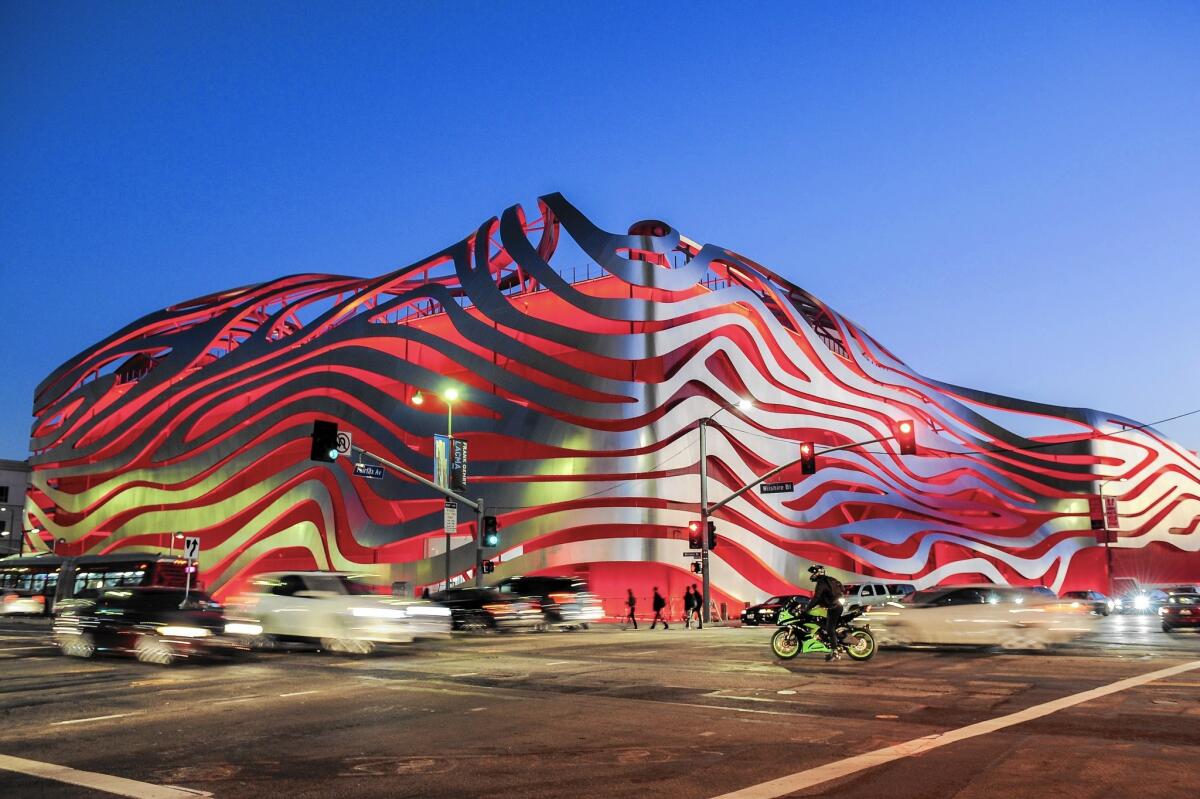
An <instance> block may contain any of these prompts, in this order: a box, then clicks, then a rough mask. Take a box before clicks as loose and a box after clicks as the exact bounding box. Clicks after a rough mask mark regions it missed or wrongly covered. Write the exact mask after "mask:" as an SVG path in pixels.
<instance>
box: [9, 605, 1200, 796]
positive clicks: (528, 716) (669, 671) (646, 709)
mask: <svg viewBox="0 0 1200 799" xmlns="http://www.w3.org/2000/svg"><path fill="white" fill-rule="evenodd" d="M772 629H773V628H760V629H754V628H750V629H731V628H709V629H706V630H703V631H696V630H684V629H682V628H681V627H680V626H678V625H672V627H671V629H670V630H668V631H663V630H646V629H641V630H637V631H633V630H628V631H625V630H621V629H619V628H606V629H593V630H590V631H586V632H577V633H545V634H535V635H520V636H495V635H492V636H473V637H465V638H456V639H455V640H452V641H443V642H437V643H431V644H419V645H416V646H410V647H402V648H398V649H393V650H389V651H387V652H385V653H381V654H376V655H373V656H369V657H365V658H351V657H339V656H331V655H327V654H323V653H315V652H295V653H271V654H263V655H258V656H255V657H251V658H248V659H246V660H243V661H240V662H235V663H229V664H181V665H176V666H172V667H170V668H162V667H154V666H146V665H142V664H139V663H137V662H135V661H131V660H122V659H116V658H102V659H97V660H91V661H82V660H75V659H70V658H65V657H62V656H60V655H58V654H57V652H56V650H53V649H50V648H37V647H40V646H44V640H45V632H44V626H39V625H38V624H36V623H32V622H17V621H6V622H0V796H4V797H92V796H111V795H112V794H111V793H105V792H100V791H95V790H91V789H87V788H82V787H78V786H75V785H70V784H66V783H64V782H60V781H57V780H54V779H43V778H39V777H33V776H29V775H27V774H23V773H18V772H17V771H13V770H5V769H6V768H8V769H11V768H12V765H11V764H12V763H15V762H17V761H13V760H11V758H13V757H16V758H22V759H23V760H22V761H21V762H22V763H24V762H25V761H36V762H37V763H43V764H54V765H56V766H65V767H68V768H70V769H77V770H82V771H85V772H92V773H95V774H99V775H112V776H115V777H120V778H125V779H127V780H136V781H138V783H141V784H144V786H143V787H138V785H137V784H128V785H125V788H124V790H128V791H130V793H127V795H134V796H144V797H152V796H155V795H156V794H155V793H154V790H155V789H154V786H165V785H169V786H178V787H180V788H184V789H188V790H190V791H196V792H200V793H202V794H203V793H209V794H211V795H213V796H217V797H266V796H287V797H290V798H291V799H301V798H302V797H340V796H346V797H351V796H352V797H389V799H394V798H396V797H455V798H461V797H482V796H506V797H605V799H608V798H610V797H648V798H651V797H672V798H675V797H688V798H691V797H718V796H722V795H724V794H727V793H731V792H735V791H743V790H745V789H750V790H749V791H746V792H745V793H742V794H740V796H744V797H754V798H755V799H766V797H770V796H832V797H842V796H845V797H850V796H854V797H863V796H880V797H887V799H905V798H906V797H914V798H915V797H921V798H922V799H936V798H937V797H955V798H956V799H970V798H973V797H981V798H982V797H995V796H1034V795H1055V796H1056V797H1109V796H1122V795H1146V794H1147V793H1149V794H1150V795H1155V796H1164V797H1175V796H1179V797H1183V796H1196V795H1197V794H1198V793H1200V768H1197V766H1196V764H1197V762H1198V755H1200V634H1196V633H1177V634H1173V635H1167V634H1164V633H1162V632H1160V631H1159V630H1158V626H1157V622H1156V620H1155V619H1153V618H1150V617H1114V618H1112V619H1109V620H1105V622H1104V623H1103V624H1102V625H1101V626H1100V628H1099V629H1098V630H1097V632H1096V634H1094V635H1093V636H1091V637H1090V638H1089V639H1087V640H1084V641H1080V642H1078V643H1077V644H1074V645H1072V646H1070V647H1066V648H1063V649H1059V650H1055V651H1052V652H1048V653H1036V654H1034V653H1030V654H1011V653H998V652H991V651H982V652H981V651H971V650H933V649H914V650H886V649H885V650H883V651H881V652H880V653H879V654H878V655H877V656H876V658H875V659H874V660H873V661H871V662H869V663H866V664H855V663H852V662H849V661H839V662H834V663H826V662H825V661H824V660H823V659H822V658H819V657H812V658H807V657H805V656H801V657H800V658H797V659H796V660H794V661H791V662H788V663H782V662H779V661H776V660H775V659H774V658H773V657H772V656H771V654H770V652H769V649H768V645H767V640H768V636H769V635H770V632H771V631H772ZM1172 667H1180V669H1179V670H1178V673H1168V674H1164V675H1160V676H1158V677H1157V678H1156V679H1153V680H1151V681H1146V682H1142V683H1140V684H1135V685H1122V684H1119V685H1116V686H1113V684H1114V683H1118V681H1121V680H1125V679H1127V678H1137V677H1139V676H1144V675H1153V674H1155V673H1157V672H1159V671H1160V670H1163V669H1169V668H1172ZM1192 668H1195V670H1191V669H1192ZM1105 686H1109V688H1108V689H1105V691H1109V692H1099V693H1097V694H1096V695H1088V696H1085V697H1082V698H1081V697H1078V696H1076V695H1078V694H1080V692H1084V691H1088V690H1091V689H1098V688H1104V687H1105ZM1066 697H1074V698H1073V699H1071V700H1070V701H1069V702H1067V703H1062V702H1057V700H1062V699H1064V698H1066ZM1084 700H1086V701H1084ZM1056 702H1057V703H1056ZM1048 703H1056V704H1048ZM1030 709H1033V710H1030ZM1022 711H1029V712H1028V713H1026V714H1025V715H1020V716H1016V717H1013V716H1012V714H1019V713H1021V712H1022ZM105 717H108V718H105ZM1006 717H1010V718H1008V719H1007V721H1001V722H998V723H996V724H987V723H986V722H989V721H990V720H995V719H1002V720H1003V719H1005V718H1006ZM1005 724H1007V725H1008V726H1002V725H1005ZM972 725H974V726H972ZM964 728H965V729H964ZM935 736H940V737H935ZM889 747H891V748H889ZM867 753H874V754H869V756H867V757H860V756H862V755H864V754H867ZM5 757H8V758H9V760H5ZM5 764H9V765H7V766H6V765H5ZM22 767H24V766H22ZM797 774H799V775H800V776H798V777H796V776H792V777H790V779H791V782H784V783H779V784H776V785H774V786H771V785H767V786H763V785H762V784H763V783H769V782H770V781H772V780H777V779H780V778H788V777H789V775H797ZM56 776H59V777H67V778H69V777H70V773H63V774H59V775H56ZM131 785H132V787H130V786H131ZM753 786H759V787H757V788H755V787H753ZM167 795H170V796H172V797H184V796H186V795H187V794H186V793H185V792H183V791H178V792H168V794H167Z"/></svg>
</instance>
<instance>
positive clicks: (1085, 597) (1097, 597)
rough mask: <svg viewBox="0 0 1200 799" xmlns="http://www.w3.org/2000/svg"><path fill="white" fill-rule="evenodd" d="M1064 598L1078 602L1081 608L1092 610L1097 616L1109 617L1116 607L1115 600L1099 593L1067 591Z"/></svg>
mask: <svg viewBox="0 0 1200 799" xmlns="http://www.w3.org/2000/svg"><path fill="white" fill-rule="evenodd" d="M1062 598H1063V599H1065V600H1069V601H1071V602H1078V603H1079V604H1080V606H1081V607H1087V608H1090V609H1091V611H1092V613H1095V614H1096V615H1097V616H1107V615H1108V614H1109V613H1111V612H1112V611H1113V609H1114V608H1115V607H1116V604H1115V603H1114V602H1113V600H1111V599H1109V598H1108V597H1106V596H1105V595H1104V594H1102V593H1100V592H1099V591H1067V592H1066V593H1065V594H1063V595H1062Z"/></svg>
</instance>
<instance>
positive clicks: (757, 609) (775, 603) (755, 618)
mask: <svg viewBox="0 0 1200 799" xmlns="http://www.w3.org/2000/svg"><path fill="white" fill-rule="evenodd" d="M807 599H808V597H806V596H804V595H803V594H780V595H779V596H773V597H771V598H770V599H768V600H767V601H766V602H759V603H758V604H757V605H751V606H750V607H748V608H746V609H745V610H743V611H742V616H741V619H742V624H745V625H747V626H751V627H753V626H754V625H756V624H774V623H775V620H776V618H778V616H779V611H780V610H781V609H782V608H783V607H785V606H787V605H788V604H789V603H791V602H804V601H806V600H807Z"/></svg>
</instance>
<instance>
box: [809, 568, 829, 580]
mask: <svg viewBox="0 0 1200 799" xmlns="http://www.w3.org/2000/svg"><path fill="white" fill-rule="evenodd" d="M824 574H825V567H824V566H822V565H821V564H820V563H814V564H813V565H811V566H809V567H808V579H810V580H812V581H813V582H816V581H817V578H818V577H820V576H822V575H824Z"/></svg>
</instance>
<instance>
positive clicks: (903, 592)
mask: <svg viewBox="0 0 1200 799" xmlns="http://www.w3.org/2000/svg"><path fill="white" fill-rule="evenodd" d="M915 590H916V589H915V588H914V587H913V586H912V585H909V584H908V583H849V584H848V585H846V596H845V599H846V601H845V603H844V604H845V606H846V607H847V608H853V607H858V606H862V607H867V606H869V605H882V604H883V603H884V602H899V601H900V600H902V599H904V597H906V596H908V595H909V594H911V593H912V592H913V591H915Z"/></svg>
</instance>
